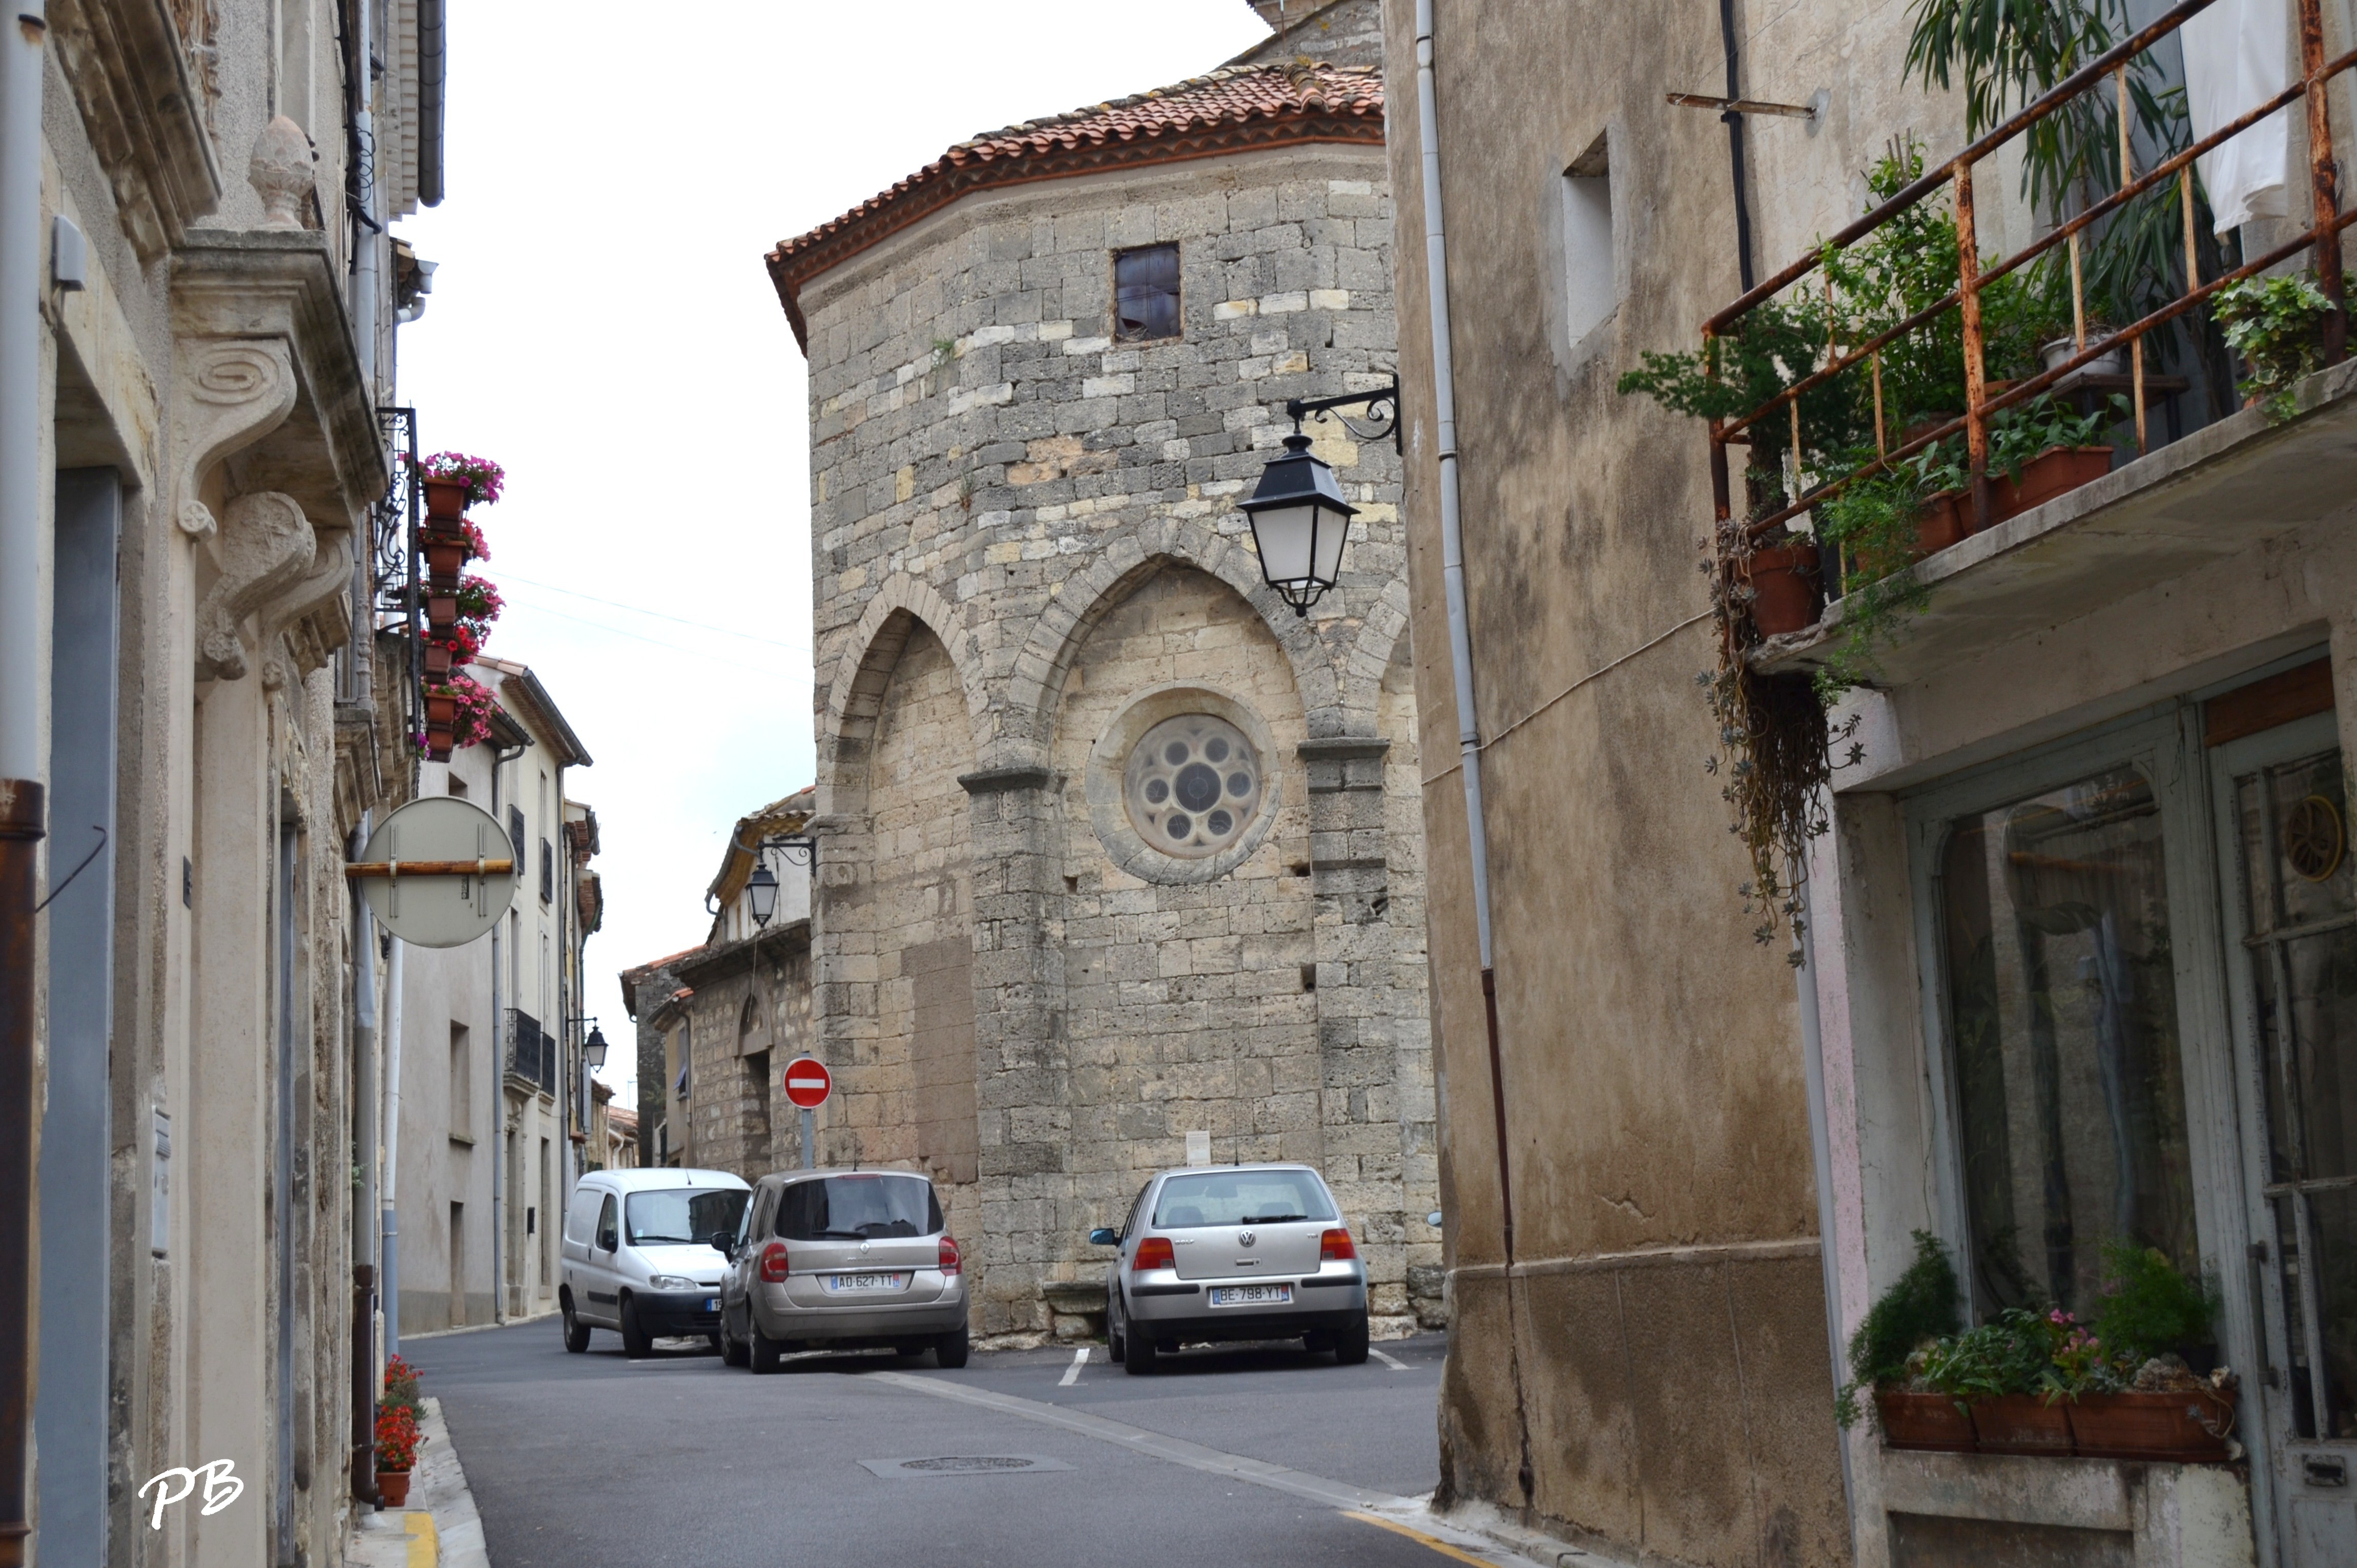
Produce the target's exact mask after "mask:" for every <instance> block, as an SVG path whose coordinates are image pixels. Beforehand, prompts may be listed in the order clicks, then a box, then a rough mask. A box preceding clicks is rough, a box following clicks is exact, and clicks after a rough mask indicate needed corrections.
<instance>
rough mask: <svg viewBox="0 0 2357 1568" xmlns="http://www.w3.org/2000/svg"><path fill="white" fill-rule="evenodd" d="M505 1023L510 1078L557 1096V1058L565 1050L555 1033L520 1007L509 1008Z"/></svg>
mask: <svg viewBox="0 0 2357 1568" xmlns="http://www.w3.org/2000/svg"><path fill="white" fill-rule="evenodd" d="M505 1030H506V1034H507V1047H506V1052H507V1056H506V1060H507V1076H508V1079H509V1080H510V1081H511V1083H513V1084H515V1085H516V1086H518V1087H521V1088H530V1089H535V1090H539V1091H540V1092H541V1093H543V1094H545V1095H550V1096H552V1097H553V1096H554V1094H555V1093H556V1079H557V1076H558V1070H559V1069H558V1058H560V1057H561V1056H562V1054H563V1051H562V1048H561V1047H560V1046H559V1044H558V1041H557V1038H556V1036H555V1035H554V1034H553V1033H551V1032H550V1031H548V1030H546V1029H544V1028H542V1027H541V1026H540V1020H539V1019H537V1018H535V1017H533V1015H531V1014H529V1013H526V1012H524V1011H523V1010H522V1009H521V1008H517V1007H511V1008H509V1009H508V1010H507V1017H506V1020H505Z"/></svg>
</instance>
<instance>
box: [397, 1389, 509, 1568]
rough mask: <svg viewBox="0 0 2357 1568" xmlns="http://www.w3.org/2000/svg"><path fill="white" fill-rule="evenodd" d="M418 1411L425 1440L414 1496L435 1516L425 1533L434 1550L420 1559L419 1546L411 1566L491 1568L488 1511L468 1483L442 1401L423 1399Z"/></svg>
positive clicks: (416, 1502)
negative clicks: (486, 1542) (485, 1513)
mask: <svg viewBox="0 0 2357 1568" xmlns="http://www.w3.org/2000/svg"><path fill="white" fill-rule="evenodd" d="M418 1414H419V1415H420V1416H422V1417H423V1418H424V1419H423V1420H421V1421H420V1422H419V1423H418V1429H419V1431H420V1432H422V1433H423V1434H425V1443H424V1444H420V1445H419V1447H418V1451H417V1473H416V1476H415V1478H414V1479H413V1480H412V1481H411V1483H410V1498H411V1501H412V1502H413V1503H414V1505H415V1506H416V1507H417V1508H420V1509H424V1510H425V1512H426V1513H427V1514H428V1515H430V1516H431V1517H430V1519H429V1520H428V1522H427V1525H426V1528H425V1539H426V1540H427V1541H430V1542H431V1543H432V1554H431V1555H430V1556H428V1557H426V1558H425V1561H424V1562H423V1563H420V1562H419V1561H418V1559H417V1556H416V1553H415V1551H414V1547H413V1550H412V1554H411V1559H410V1568H428V1565H429V1564H430V1565H431V1568H490V1564H491V1559H490V1552H488V1551H487V1550H486V1549H485V1548H484V1545H483V1516H482V1515H481V1514H480V1513H479V1512H477V1511H476V1509H475V1494H474V1493H473V1492H471V1491H469V1490H468V1488H467V1472H466V1469H465V1467H464V1466H461V1465H460V1464H459V1463H458V1450H457V1445H456V1444H453V1443H452V1442H451V1441H450V1428H449V1426H448V1425H447V1423H445V1422H444V1421H443V1419H442V1402H441V1401H440V1400H438V1399H435V1398H433V1397H431V1396H430V1395H429V1396H428V1397H426V1398H425V1399H422V1400H420V1401H418ZM410 1517H411V1518H413V1519H414V1518H415V1517H416V1516H415V1514H414V1513H413V1514H412V1515H411V1516H410Z"/></svg>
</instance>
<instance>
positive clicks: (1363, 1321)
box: [1334, 1312, 1367, 1367]
mask: <svg viewBox="0 0 2357 1568" xmlns="http://www.w3.org/2000/svg"><path fill="white" fill-rule="evenodd" d="M1366 1361H1367V1315H1366V1314H1365V1313H1363V1312H1362V1313H1360V1314H1359V1315H1358V1316H1355V1317H1353V1318H1351V1321H1350V1322H1348V1323H1346V1324H1344V1325H1342V1326H1341V1327H1340V1328H1339V1329H1336V1330H1335V1332H1334V1364H1335V1365H1336V1366H1338V1367H1362V1366H1364V1365H1366Z"/></svg>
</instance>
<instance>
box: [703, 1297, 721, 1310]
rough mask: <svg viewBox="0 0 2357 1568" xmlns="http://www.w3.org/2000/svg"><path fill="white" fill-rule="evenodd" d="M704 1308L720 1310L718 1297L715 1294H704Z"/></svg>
mask: <svg viewBox="0 0 2357 1568" xmlns="http://www.w3.org/2000/svg"><path fill="white" fill-rule="evenodd" d="M704 1310H705V1311H706V1312H718V1311H719V1310H720V1298H719V1297H718V1296H716V1295H707V1296H705V1298H704Z"/></svg>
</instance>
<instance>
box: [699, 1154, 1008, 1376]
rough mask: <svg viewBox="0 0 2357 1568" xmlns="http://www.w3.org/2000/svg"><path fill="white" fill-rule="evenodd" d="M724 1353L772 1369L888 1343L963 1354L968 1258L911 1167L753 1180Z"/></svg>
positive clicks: (734, 1268) (951, 1363)
mask: <svg viewBox="0 0 2357 1568" xmlns="http://www.w3.org/2000/svg"><path fill="white" fill-rule="evenodd" d="M726 1251H727V1254H728V1268H727V1272H726V1274H725V1275H724V1276H723V1278H722V1282H721V1286H720V1354H721V1356H722V1357H723V1358H724V1359H726V1361H727V1362H728V1364H729V1365H731V1366H736V1367H742V1366H750V1367H751V1368H752V1369H753V1370H755V1371H756V1372H774V1371H776V1370H777V1369H778V1366H779V1362H780V1358H782V1357H783V1356H784V1355H785V1354H786V1353H787V1352H788V1351H790V1350H856V1349H873V1348H881V1347H888V1348H892V1349H894V1350H898V1351H899V1353H900V1354H902V1355H903V1356H920V1355H922V1354H924V1352H926V1351H927V1350H931V1351H932V1352H933V1355H934V1358H935V1359H937V1360H938V1361H939V1362H940V1363H941V1364H942V1366H944V1367H963V1366H964V1365H965V1362H966V1350H967V1346H966V1310H965V1309H966V1289H965V1268H964V1261H963V1258H962V1257H961V1255H960V1254H959V1251H958V1244H957V1240H956V1239H955V1238H954V1237H952V1236H951V1235H950V1233H949V1228H948V1224H947V1222H946V1221H945V1220H944V1219H943V1218H942V1200H941V1198H940V1197H938V1196H937V1195H936V1194H935V1193H934V1191H933V1184H932V1183H931V1181H928V1180H927V1179H926V1178H925V1177H923V1176H919V1175H917V1174H915V1173H914V1172H911V1171H829V1170H820V1171H787V1172H781V1173H780V1174H778V1175H774V1176H763V1177H762V1178H761V1179H760V1180H759V1182H757V1183H755V1184H754V1187H753V1196H752V1200H751V1201H750V1202H749V1203H748V1205H747V1206H746V1208H745V1217H744V1224H743V1225H742V1227H740V1229H739V1230H738V1231H737V1234H736V1235H735V1236H734V1237H733V1238H731V1239H730V1240H729V1243H728V1246H727V1248H726Z"/></svg>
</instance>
